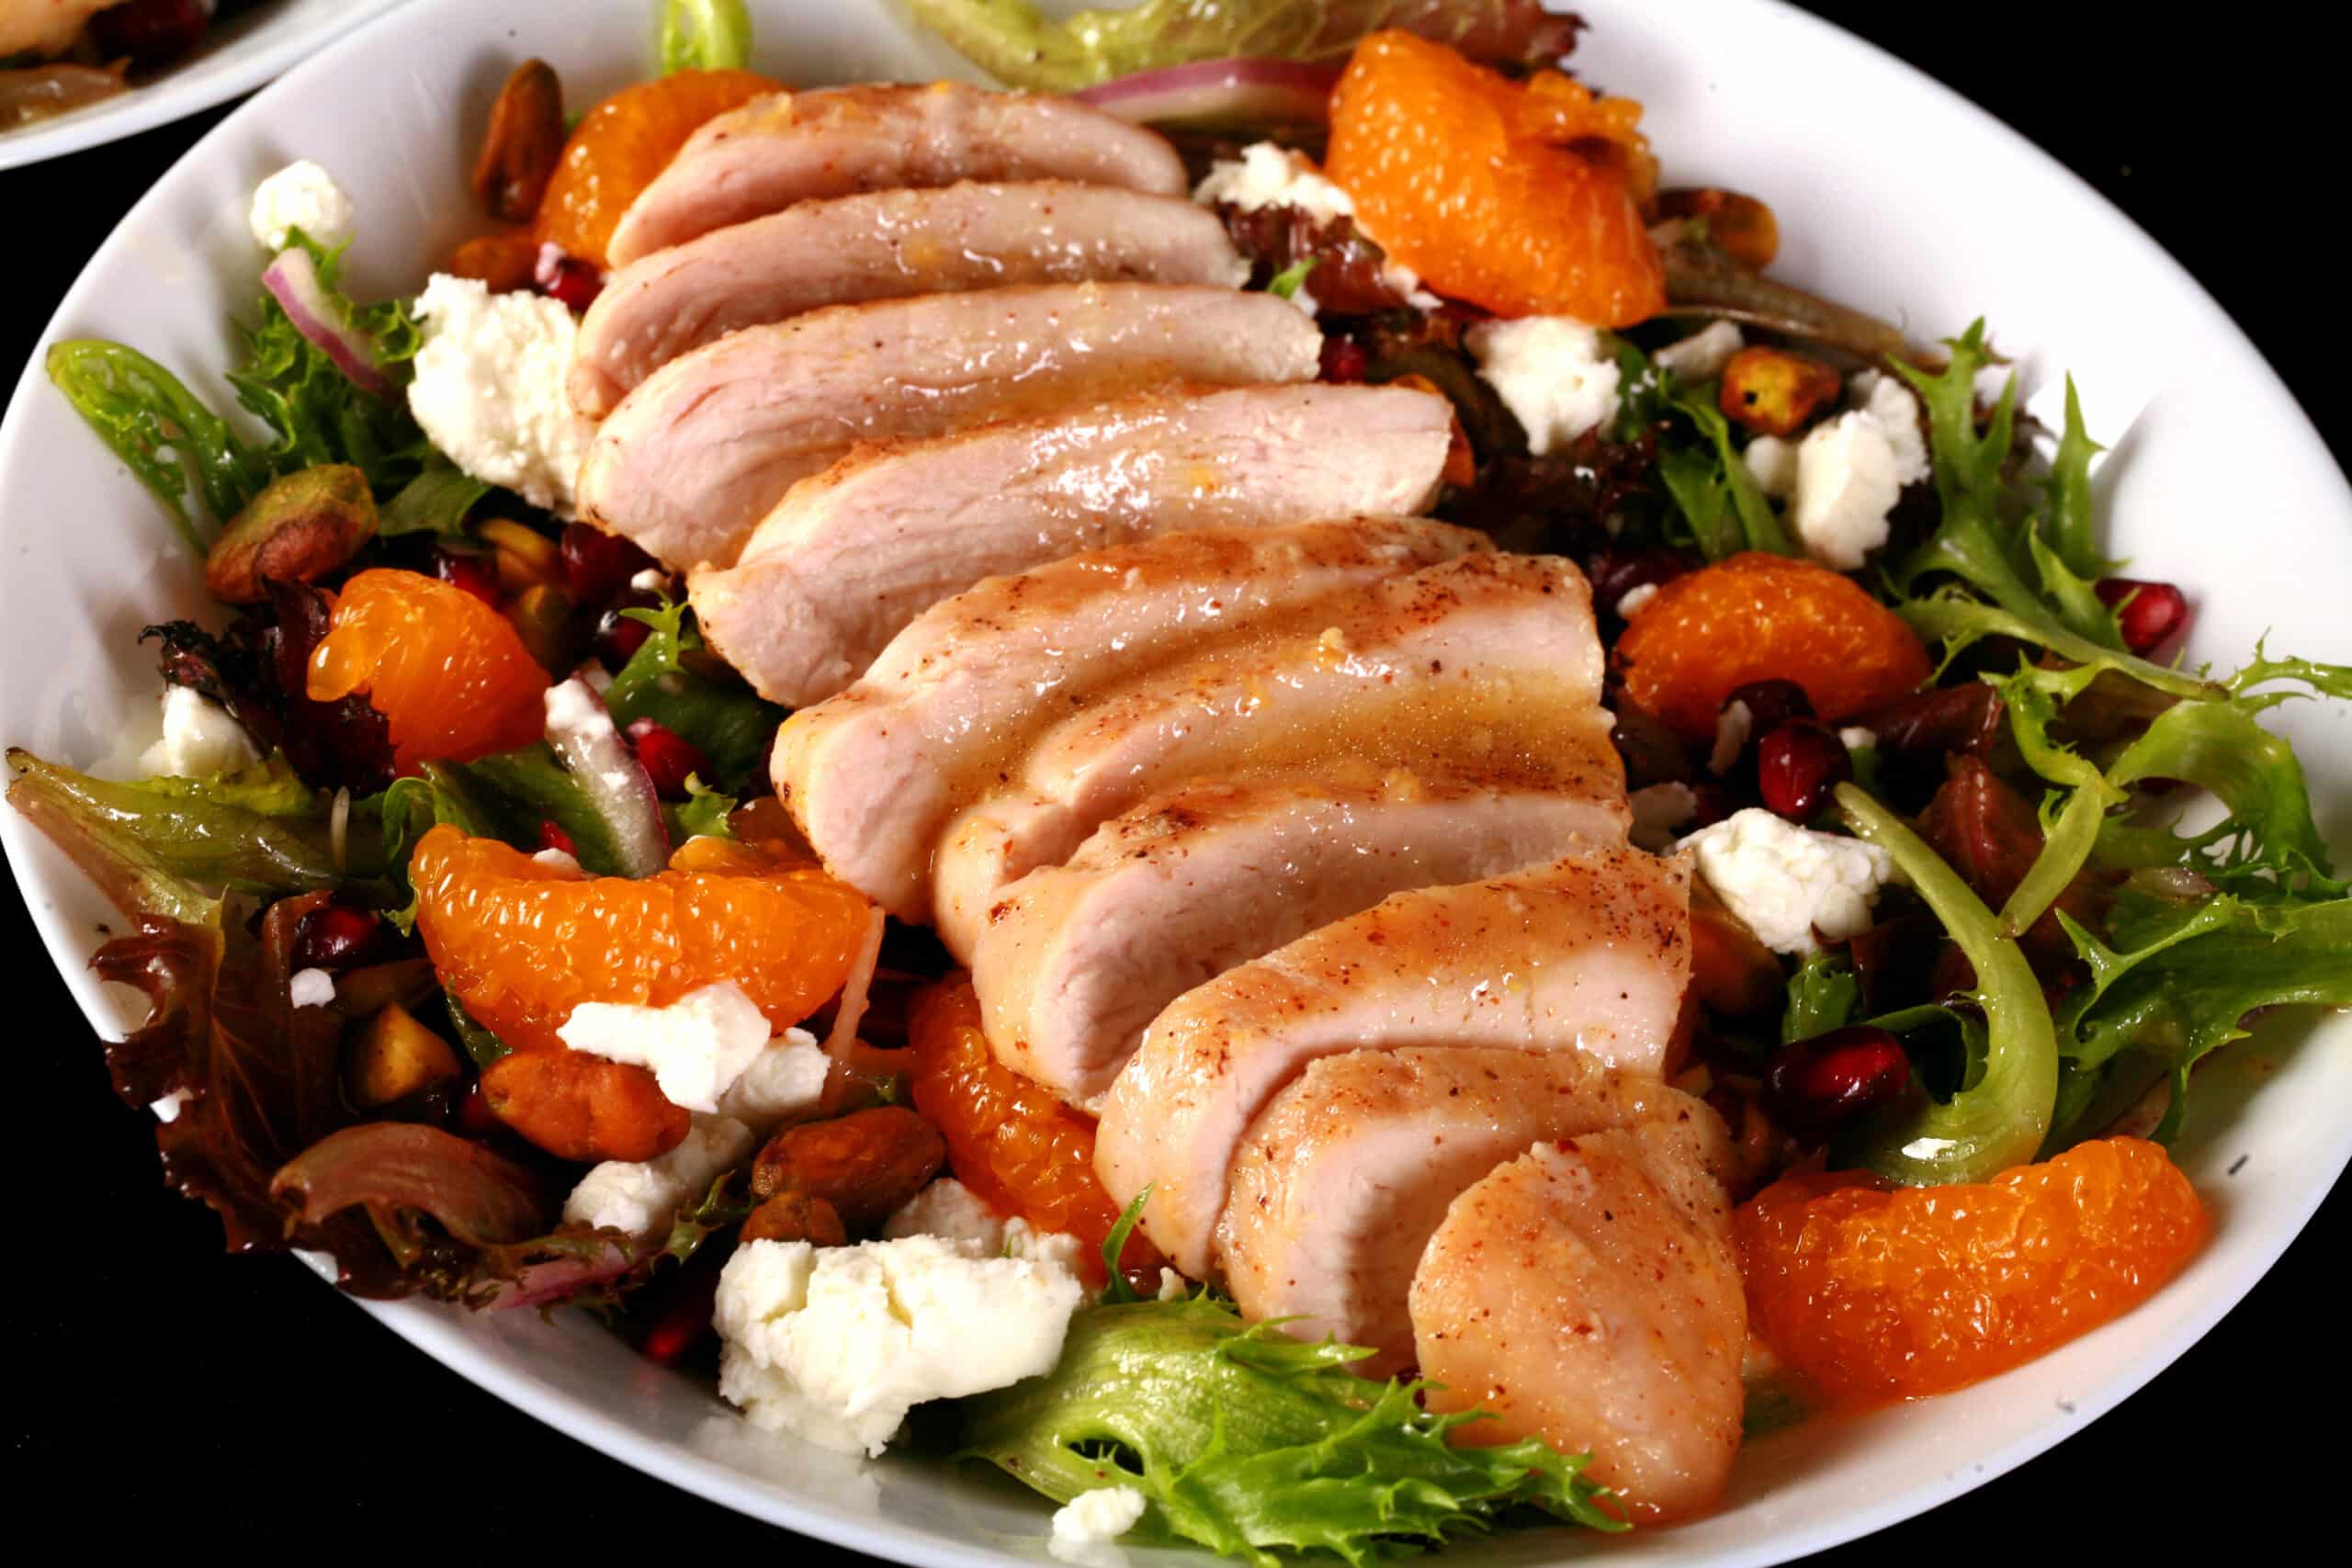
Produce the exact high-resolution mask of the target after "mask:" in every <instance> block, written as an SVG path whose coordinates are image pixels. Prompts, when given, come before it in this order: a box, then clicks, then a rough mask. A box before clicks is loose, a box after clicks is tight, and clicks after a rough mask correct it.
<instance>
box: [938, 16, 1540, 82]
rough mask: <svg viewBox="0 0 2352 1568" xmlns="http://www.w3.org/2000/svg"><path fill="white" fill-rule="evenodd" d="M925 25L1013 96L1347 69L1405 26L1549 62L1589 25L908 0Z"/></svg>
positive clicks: (1505, 56) (1484, 55)
mask: <svg viewBox="0 0 2352 1568" xmlns="http://www.w3.org/2000/svg"><path fill="white" fill-rule="evenodd" d="M909 9H910V10H911V11H912V12H913V13H914V17H915V20H916V21H918V22H920V23H922V25H923V26H924V27H926V28H930V29H931V30H932V31H933V32H934V33H937V34H938V35H939V36H940V38H941V39H944V40H945V42H946V43H947V44H948V45H949V47H951V48H953V49H954V50H956V52H958V53H960V54H962V55H963V56H964V57H965V58H966V59H967V60H969V61H971V62H973V63H974V64H976V65H978V67H979V68H980V69H981V70H983V71H986V72H987V73H989V75H991V76H994V77H995V78H996V79H997V80H998V81H1000V82H1001V83H1003V84H1004V85H1006V86H1009V87H1027V88H1030V89H1032V90H1035V91H1039V92H1052V93H1073V92H1077V91H1079V90H1080V88H1084V87H1091V86H1093V85H1095V84H1096V83H1099V82H1106V81H1109V80H1110V79H1111V78H1112V77H1114V76H1125V75H1128V74H1130V73H1134V72H1137V71H1149V70H1154V69H1156V68H1158V67H1160V66H1164V65H1182V64H1184V63H1186V62H1190V61H1195V60H1222V59H1226V58H1228V57H1231V56H1235V55H1252V56H1257V57H1260V58H1267V59H1278V60H1304V61H1310V62H1329V61H1337V60H1339V59H1340V58H1341V57H1343V56H1344V55H1346V54H1347V52H1348V51H1350V50H1351V49H1353V48H1354V47H1355V45H1356V41H1357V40H1358V39H1362V38H1363V36H1364V35H1365V34H1366V33H1370V32H1375V31H1378V30H1379V29H1381V28H1404V29H1406V30H1407V31H1409V32H1415V33H1419V34H1420V35H1421V36H1422V37H1424V38H1430V39H1437V40H1439V41H1440V42H1442V43H1447V44H1451V45H1453V47H1454V48H1455V49H1457V50H1459V51H1462V52H1463V53H1464V54H1466V55H1468V56H1469V57H1470V58H1471V59H1473V60H1481V61H1489V62H1495V61H1521V62H1537V61H1550V60H1553V59H1556V58H1558V57H1559V56H1560V55H1563V54H1565V53H1566V52H1567V51H1568V50H1569V48H1570V47H1571V46H1572V45H1573V43H1574V42H1575V39H1576V32H1577V28H1578V27H1579V26H1581V25H1582V24H1580V23H1579V22H1577V20H1576V19H1575V18H1574V17H1564V16H1550V15H1547V14H1546V13H1545V12H1544V8H1543V6H1542V4H1541V3H1540V0H1144V3H1143V4H1142V5H1139V6H1135V7H1134V8H1132V9H1128V10H1107V9H1106V10H1099V11H1081V12H1080V13H1079V14H1078V15H1076V16H1073V17H1069V19H1068V20H1066V21H1061V22H1055V21H1050V20H1048V19H1047V18H1046V15H1045V13H1044V12H1042V11H1040V10H1039V9H1038V8H1037V6H1035V4H1034V3H1033V0H909Z"/></svg>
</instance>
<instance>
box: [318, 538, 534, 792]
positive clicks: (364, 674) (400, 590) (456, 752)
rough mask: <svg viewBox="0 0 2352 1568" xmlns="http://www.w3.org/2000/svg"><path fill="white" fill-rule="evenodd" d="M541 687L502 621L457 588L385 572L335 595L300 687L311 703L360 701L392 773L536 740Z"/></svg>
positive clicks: (365, 576)
mask: <svg viewBox="0 0 2352 1568" xmlns="http://www.w3.org/2000/svg"><path fill="white" fill-rule="evenodd" d="M547 685H548V677H547V671H544V670H542V669H540V668H539V662H538V660H536V659H533V658H532V657H531V650H530V649H527V648H525V647H524V646H523V639H522V638H521V637H517V636H516V635H515V628H514V626H512V625H510V624H509V623H508V622H507V619H506V617H505V616H503V615H500V614H499V613H498V612H497V611H495V610H493V609H492V608H491V607H490V606H489V605H488V604H483V603H482V602H481V600H479V599H477V598H475V597H474V596H473V595H472V594H470V593H469V592H466V591H465V590H463V589H461V588H457V587H453V586H452V585H450V584H449V583H447V582H442V581H438V580H436V579H435V578H430V577H425V576H422V575H420V574H419V573H416V572H413V571H394V570H390V569H386V568H378V569H375V570H368V571H363V572H361V573H359V574H358V575H357V576H356V577H354V578H353V579H352V580H351V581H348V582H346V583H345V584H344V585H343V592H342V593H341V594H340V595H338V596H337V597H336V600H335V606H334V622H333V624H332V625H331V626H330V627H329V629H328V631H327V635H326V636H325V637H323V638H322V639H321V641H320V643H319V646H318V648H317V649H316V651H314V652H313V653H312V654H311V668H310V671H309V673H308V674H307V676H306V677H305V678H304V682H303V687H304V690H305V691H307V692H308V693H309V694H310V695H311V699H312V700H313V701H316V702H333V701H334V700H335V699H336V698H338V697H346V696H349V695H350V694H352V693H354V692H363V693H365V694H367V697H368V705H369V706H370V707H372V708H374V709H375V710H376V711H377V712H378V713H380V714H382V715H383V716H384V718H385V720H386V722H387V725H388V726H389V728H390V730H391V736H392V751H393V761H394V762H395V763H396V764H397V765H398V767H399V769H400V771H401V772H402V773H413V772H414V771H415V768H416V765H417V764H418V763H419V762H431V761H452V762H468V761H473V760H474V759H475V758H477V757H486V756H488V755H489V754H490V753H492V752H493V751H512V750H515V748H516V747H518V746H527V745H529V744H530V743H531V742H532V741H534V740H537V739H539V737H540V735H541V734H542V733H544V731H545V730H546V728H547V716H546V706H545V694H546V691H547Z"/></svg>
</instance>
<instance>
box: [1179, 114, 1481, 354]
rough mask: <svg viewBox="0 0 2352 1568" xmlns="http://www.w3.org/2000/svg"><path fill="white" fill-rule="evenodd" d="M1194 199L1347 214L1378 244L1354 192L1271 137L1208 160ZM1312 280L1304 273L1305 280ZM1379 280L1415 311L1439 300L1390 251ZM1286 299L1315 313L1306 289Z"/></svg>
mask: <svg viewBox="0 0 2352 1568" xmlns="http://www.w3.org/2000/svg"><path fill="white" fill-rule="evenodd" d="M1193 200H1194V201H1196V202H1198V203H1200V204H1201V205H1202V206H1203V207H1219V206H1223V207H1232V208H1237V209H1239V210H1241V211H1243V212H1256V211H1259V210H1261V209H1264V208H1268V207H1295V208H1297V209H1299V210H1300V211H1301V212H1304V213H1306V215H1307V217H1309V218H1311V219H1313V220H1315V221H1316V222H1317V223H1332V222H1336V221H1338V220H1340V219H1342V218H1347V219H1352V220H1354V222H1355V226H1356V232H1357V233H1359V234H1362V235H1363V237H1364V238H1365V239H1367V240H1370V241H1371V242H1372V243H1374V244H1375V245H1376V244H1379V243H1380V237H1379V236H1378V235H1376V234H1374V232H1373V231H1371V230H1369V229H1367V228H1365V227H1364V224H1363V219H1361V218H1358V217H1357V216H1356V202H1355V197H1351V196H1350V195H1349V194H1348V193H1347V192H1346V191H1345V190H1343V189H1341V188H1340V186H1339V185H1337V184H1336V183H1334V182H1333V180H1332V179H1331V177H1330V176H1329V175H1326V174H1325V173H1324V172H1323V171H1322V170H1320V169H1318V168H1317V167H1316V166H1315V164H1314V161H1313V160H1312V159H1310V158H1308V157H1307V156H1306V153H1304V152H1295V151H1293V150H1292V149H1290V148H1287V147H1278V146H1276V145H1275V144H1274V143H1272V142H1271V141H1253V142H1251V143H1250V145H1249V146H1247V147H1244V148H1243V149H1242V150H1241V156H1240V157H1239V158H1238V159H1234V158H1220V159H1218V160H1217V161H1216V163H1214V164H1210V165H1209V172H1208V173H1207V174H1206V175H1204V176H1203V177H1202V179H1201V183H1200V184H1199V185H1197V186H1193ZM1384 249H1385V247H1384ZM1314 281H1315V279H1314V276H1313V275H1312V274H1309V275H1308V276H1307V282H1308V283H1310V284H1311V283H1313V282H1314ZM1380 281H1381V282H1383V283H1385V284H1386V285H1387V286H1388V287H1389V288H1393V289H1395V290H1396V291H1397V293H1399V294H1401V295H1403V296H1404V297H1405V302H1406V303H1407V304H1408V305H1411V306H1412V307H1413V308H1414V309H1416V310H1436V309H1437V307H1438V305H1439V302H1440V301H1439V300H1438V298H1437V296H1436V295H1434V294H1430V293H1429V292H1427V291H1426V290H1424V289H1423V288H1421V275H1420V274H1419V273H1417V272H1415V271H1414V270H1413V269H1412V268H1411V267H1409V266H1407V265H1405V264H1404V263H1403V262H1400V261H1398V260H1397V259H1396V258H1395V257H1393V256H1391V257H1388V258H1387V259H1386V260H1385V261H1384V262H1383V263H1382V265H1381V268H1380ZM1291 302H1292V303H1293V304H1295V305H1297V306H1298V307H1299V308H1300V309H1301V310H1305V311H1306V313H1307V314H1308V315H1310V316H1312V315H1313V314H1315V310H1316V306H1315V301H1314V299H1312V297H1310V296H1309V295H1308V293H1307V291H1306V288H1300V289H1299V290H1298V291H1297V292H1296V293H1295V294H1293V295H1292V296H1291Z"/></svg>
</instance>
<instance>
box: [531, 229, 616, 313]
mask: <svg viewBox="0 0 2352 1568" xmlns="http://www.w3.org/2000/svg"><path fill="white" fill-rule="evenodd" d="M531 281H532V282H533V283H534V284H536V285H537V287H538V290H539V292H540V293H542V294H544V295H546V296H547V297H548V299H557V300H560V301H562V303H563V308H564V309H565V310H572V311H580V310H586V309H587V308H588V307H589V306H591V305H593V304H594V303H595V302H596V296H597V295H599V294H602V293H603V292H604V291H605V275H604V274H603V273H601V272H599V271H597V270H596V268H595V267H594V266H593V265H590V264H588V263H587V262H584V261H582V260H581V259H580V258H579V257H578V256H568V255H565V254H563V253H562V252H561V251H560V250H557V249H556V248H555V247H554V246H553V245H541V246H540V247H539V259H538V264H537V265H536V266H535V267H533V268H532V270H531Z"/></svg>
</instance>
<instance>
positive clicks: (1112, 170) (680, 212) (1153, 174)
mask: <svg viewBox="0 0 2352 1568" xmlns="http://www.w3.org/2000/svg"><path fill="white" fill-rule="evenodd" d="M958 180H1075V181H1077V182H1078V183H1079V184H1080V185H1095V186H1121V187H1123V188H1125V189H1127V190H1136V191H1143V192H1145V193H1147V194H1149V195H1154V196H1182V195H1184V194H1185V193H1186V186H1185V180H1184V162H1183V160H1182V159H1181V158H1179V157H1178V156H1177V155H1176V150H1175V149H1174V148H1172V147H1170V145H1169V144H1168V142H1167V141H1166V139H1165V138H1163V137H1161V136H1160V135H1159V134H1158V133H1157V132H1155V131H1151V130H1145V129H1144V128H1143V127H1141V126H1139V125H1130V124H1128V123H1127V122H1126V121H1125V120H1123V119H1119V118H1114V117H1113V116H1111V115H1107V114H1104V113H1103V111H1102V110H1100V109H1097V108H1093V107H1089V106H1087V105H1085V104H1082V103H1080V102H1078V101H1077V100H1076V99H1074V98H1065V97H1044V96H1031V95H1029V94H1025V93H992V92H989V91H988V90H987V89H985V88H981V87H973V86H967V85H965V84H963V83H961V82H930V83H923V84H920V85H917V84H905V83H871V84H866V85H859V86H852V87H820V88H817V89H815V90H814V91H811V92H806V93H777V94H775V96H771V97H765V98H754V99H752V101H751V102H750V103H748V104H745V105H744V106H743V107H741V108H738V109H732V110H729V112H728V113H726V114H722V115H720V116H719V117H718V118H716V119H713V120H710V121H708V122H707V123H706V124H705V125H704V126H703V127H702V129H701V130H697V131H695V133H694V135H692V136H691V137H689V138H687V139H686V144H685V145H684V147H681V148H680V149H679V150H678V153H677V156H676V157H674V158H673V159H671V160H670V164H669V166H668V167H667V168H665V169H663V170H662V173H661V174H660V175H657V176H656V177H655V178H654V181H653V183H652V184H651V185H650V186H646V187H645V189H644V190H643V191H642V192H641V193H640V194H639V196H638V198H637V199H636V200H635V201H633V202H631V203H630V204H629V208H628V211H626V212H624V213H622V214H621V220H620V224H619V226H618V227H616V229H615V230H614V231H613V238H612V243H611V244H610V245H609V246H608V247H607V248H606V254H608V255H609V256H610V257H611V258H612V263H613V265H615V266H626V265H628V264H629V263H630V262H633V261H636V260H638V259H639V257H642V256H647V255H650V254H653V253H654V252H655V251H658V250H661V249H662V248H663V247H664V246H668V245H675V244H678V243H683V242H684V241H687V240H692V239H697V238H699V237H700V236H702V235H704V234H707V233H709V232H710V231H712V230H714V229H724V228H726V227H727V226H728V225H729V224H731V223H741V222H743V221H744V220H747V219H752V218H759V217H763V216H765V215H766V214H768V213H771V212H781V211H782V210H784V209H786V208H787V207H790V206H792V205H793V204H794V203H796V202H801V201H809V200H812V199H819V198H822V197H835V196H854V195H855V194H857V193H858V192H861V191H870V190H888V189H891V188H893V187H897V186H951V185H954V184H956V182H957V181H958Z"/></svg>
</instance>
